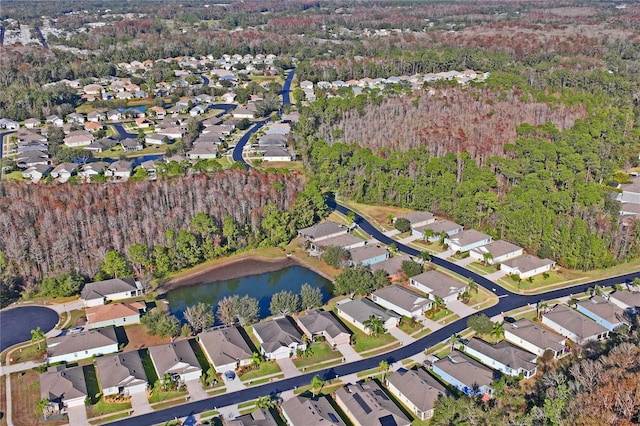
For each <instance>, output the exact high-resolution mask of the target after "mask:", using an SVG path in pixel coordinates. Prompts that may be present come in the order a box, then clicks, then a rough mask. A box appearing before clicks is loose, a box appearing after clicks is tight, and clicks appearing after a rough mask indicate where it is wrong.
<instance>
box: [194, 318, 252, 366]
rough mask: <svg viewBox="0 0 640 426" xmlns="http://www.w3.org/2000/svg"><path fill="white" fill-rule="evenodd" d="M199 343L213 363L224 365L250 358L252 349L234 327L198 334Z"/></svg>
mask: <svg viewBox="0 0 640 426" xmlns="http://www.w3.org/2000/svg"><path fill="white" fill-rule="evenodd" d="M198 339H199V340H200V344H201V345H202V347H203V348H204V350H205V352H206V353H207V354H208V355H209V357H210V358H211V361H212V362H213V364H214V365H224V364H229V363H232V362H236V361H237V360H243V359H248V358H251V355H252V351H251V348H250V347H249V345H248V344H247V342H246V341H245V340H244V338H243V337H242V334H240V331H239V330H238V329H237V328H236V327H228V328H224V329H218V330H213V331H205V332H202V333H200V334H198Z"/></svg>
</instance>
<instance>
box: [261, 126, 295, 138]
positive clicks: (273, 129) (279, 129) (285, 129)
mask: <svg viewBox="0 0 640 426" xmlns="http://www.w3.org/2000/svg"><path fill="white" fill-rule="evenodd" d="M289 133H291V125H290V124H288V123H273V124H272V125H270V126H269V127H268V128H267V129H266V130H265V131H264V134H265V135H283V136H284V135H288V134H289Z"/></svg>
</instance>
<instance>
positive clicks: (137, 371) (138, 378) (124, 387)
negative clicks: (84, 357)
mask: <svg viewBox="0 0 640 426" xmlns="http://www.w3.org/2000/svg"><path fill="white" fill-rule="evenodd" d="M96 370H97V371H98V377H99V379H100V387H101V388H102V394H103V395H104V396H108V395H118V394H120V395H133V394H134V393H140V392H145V391H146V390H147V386H148V379H147V374H146V373H145V371H144V367H143V365H142V359H141V358H140V354H139V353H138V351H130V352H123V353H119V354H114V355H107V356H103V357H100V358H96Z"/></svg>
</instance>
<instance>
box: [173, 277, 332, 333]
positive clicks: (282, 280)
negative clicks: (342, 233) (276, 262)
mask: <svg viewBox="0 0 640 426" xmlns="http://www.w3.org/2000/svg"><path fill="white" fill-rule="evenodd" d="M304 283H308V284H309V285H311V286H312V287H319V288H320V289H321V290H322V295H323V302H326V301H327V300H328V299H329V298H330V297H331V290H332V286H333V284H332V283H331V281H329V280H328V279H326V278H324V277H323V276H321V275H319V274H317V273H315V272H313V271H311V270H310V269H307V268H304V267H302V266H299V265H295V266H289V267H286V268H284V269H280V270H278V271H275V272H267V273H263V274H258V275H251V276H247V277H242V278H237V279H232V280H226V281H215V282H207V283H202V284H196V285H191V286H187V287H180V288H176V289H174V290H171V291H169V292H168V293H167V294H166V300H167V301H168V302H169V310H170V311H171V313H172V314H175V315H176V316H177V317H178V318H180V319H181V320H182V318H183V316H182V313H183V312H184V310H185V309H187V307H189V306H192V305H195V304H197V303H200V302H203V303H207V304H210V305H212V306H213V307H214V310H215V309H216V307H217V305H218V301H219V300H220V299H222V298H224V297H226V296H232V295H234V294H237V295H239V296H244V295H245V294H248V295H249V296H251V297H255V298H256V299H258V304H259V306H260V318H265V317H267V316H269V315H271V312H269V304H270V303H271V296H272V295H273V294H274V293H277V292H279V291H282V290H288V291H292V292H294V293H300V288H301V287H302V284H304Z"/></svg>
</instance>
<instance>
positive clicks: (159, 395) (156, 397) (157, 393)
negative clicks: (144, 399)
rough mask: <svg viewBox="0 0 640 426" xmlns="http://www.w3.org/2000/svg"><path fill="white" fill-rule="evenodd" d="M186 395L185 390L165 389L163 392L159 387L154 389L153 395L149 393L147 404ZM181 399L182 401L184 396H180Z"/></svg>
mask: <svg viewBox="0 0 640 426" xmlns="http://www.w3.org/2000/svg"><path fill="white" fill-rule="evenodd" d="M186 395H189V392H187V391H166V392H165V391H161V390H160V389H154V390H153V395H151V398H149V404H152V405H153V404H158V403H164V402H167V401H169V400H173V399H176V398H180V397H184V396H186ZM182 400H183V401H184V398H182Z"/></svg>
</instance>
